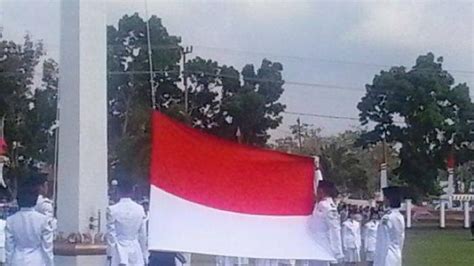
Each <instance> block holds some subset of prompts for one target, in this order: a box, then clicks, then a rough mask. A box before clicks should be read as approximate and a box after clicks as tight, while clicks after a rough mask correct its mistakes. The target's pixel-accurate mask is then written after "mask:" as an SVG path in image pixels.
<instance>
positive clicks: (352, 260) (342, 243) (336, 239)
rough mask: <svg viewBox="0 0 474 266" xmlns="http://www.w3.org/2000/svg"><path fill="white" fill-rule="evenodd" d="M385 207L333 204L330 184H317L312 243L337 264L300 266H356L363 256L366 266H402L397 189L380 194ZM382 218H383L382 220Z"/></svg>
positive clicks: (271, 262)
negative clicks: (328, 253) (326, 252)
mask: <svg viewBox="0 0 474 266" xmlns="http://www.w3.org/2000/svg"><path fill="white" fill-rule="evenodd" d="M383 192H384V195H385V202H384V205H385V207H384V206H383V205H380V206H379V208H372V209H370V208H359V207H357V206H349V207H347V206H344V205H340V206H339V208H338V206H337V205H336V204H335V199H336V198H337V196H338V192H337V189H336V187H335V186H334V184H333V183H332V182H330V181H326V180H323V181H319V184H318V188H317V193H316V204H315V207H314V210H313V214H312V217H311V220H310V224H309V227H310V230H311V232H312V234H313V236H314V238H315V241H317V242H319V243H321V244H323V245H324V246H325V247H326V248H327V250H328V251H329V252H331V253H332V254H333V255H334V257H335V258H336V261H333V262H331V263H328V262H317V261H300V262H298V264H299V265H302V266H322V265H329V264H331V265H342V264H345V265H357V263H359V262H361V260H362V258H361V257H362V256H361V254H364V257H365V260H366V261H367V263H368V265H375V266H401V263H402V248H403V242H404V232H405V222H404V218H403V215H402V214H401V213H400V211H399V208H400V205H401V191H400V189H399V188H398V187H388V188H385V189H384V190H383ZM381 216H382V217H381ZM254 261H255V265H256V266H277V265H281V264H285V265H291V266H293V265H296V264H297V262H296V260H276V259H256V260H254ZM248 262H249V260H248V259H244V258H235V257H221V256H219V257H217V259H216V265H217V266H234V265H248Z"/></svg>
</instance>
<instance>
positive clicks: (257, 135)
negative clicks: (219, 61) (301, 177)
mask: <svg viewBox="0 0 474 266" xmlns="http://www.w3.org/2000/svg"><path fill="white" fill-rule="evenodd" d="M224 70H225V71H228V72H230V75H228V76H225V77H226V78H232V77H235V78H234V79H236V78H237V77H238V73H237V72H236V71H234V70H233V69H232V68H230V69H229V68H224ZM282 71H283V66H282V65H281V64H280V63H277V62H271V61H269V60H267V59H264V60H262V64H261V66H260V68H259V69H258V70H257V72H255V68H254V66H253V65H246V66H245V67H244V68H243V69H242V72H241V74H242V79H243V83H242V84H241V85H240V84H239V83H236V82H229V80H224V81H223V82H222V84H223V88H222V91H223V96H222V100H221V101H222V103H221V113H220V120H219V121H218V125H219V130H218V131H217V132H216V134H217V135H220V136H222V137H226V138H232V139H235V132H236V131H237V128H240V130H241V132H242V135H243V140H244V142H245V143H248V144H255V145H260V146H263V145H265V144H266V142H267V141H268V139H269V138H270V135H269V134H268V133H267V130H268V129H275V128H277V127H278V126H279V125H280V124H281V122H282V119H283V118H282V117H281V115H280V114H281V112H283V111H284V110H285V105H283V104H281V103H279V102H278V100H279V99H280V96H281V94H282V93H283V90H284V89H283V84H284V81H283V79H282V74H281V72H282ZM223 76H224V75H223ZM226 85H228V87H227V86H226ZM239 85H240V86H239ZM229 128H230V129H231V131H229V130H228V129H229Z"/></svg>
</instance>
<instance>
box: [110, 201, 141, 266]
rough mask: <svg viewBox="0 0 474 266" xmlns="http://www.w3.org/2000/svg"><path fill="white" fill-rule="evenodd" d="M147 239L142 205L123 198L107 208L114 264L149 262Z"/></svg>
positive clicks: (115, 265)
mask: <svg viewBox="0 0 474 266" xmlns="http://www.w3.org/2000/svg"><path fill="white" fill-rule="evenodd" d="M146 239H147V236H146V215H145V211H144V209H143V207H142V206H141V205H139V204H138V203H135V202H134V201H132V200H131V199H130V198H122V199H120V201H119V202H118V203H116V204H115V205H112V206H109V207H108V208H107V244H108V251H109V252H110V255H111V257H112V258H111V259H112V261H111V265H112V266H117V265H119V264H125V265H127V266H142V265H144V264H145V263H148V250H147V243H146Z"/></svg>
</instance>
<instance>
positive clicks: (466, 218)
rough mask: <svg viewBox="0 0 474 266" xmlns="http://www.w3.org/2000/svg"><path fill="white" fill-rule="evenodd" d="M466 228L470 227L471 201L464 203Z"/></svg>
mask: <svg viewBox="0 0 474 266" xmlns="http://www.w3.org/2000/svg"><path fill="white" fill-rule="evenodd" d="M463 203H464V206H463V207H464V228H469V226H470V224H469V223H470V221H471V220H470V217H469V214H470V213H469V211H470V208H469V200H465V201H464V202H463Z"/></svg>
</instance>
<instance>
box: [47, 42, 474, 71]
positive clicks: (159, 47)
mask: <svg viewBox="0 0 474 266" xmlns="http://www.w3.org/2000/svg"><path fill="white" fill-rule="evenodd" d="M48 46H50V47H58V46H59V45H51V44H50V45H48ZM193 46H194V47H196V48H201V49H204V50H217V51H222V52H226V53H233V54H249V55H258V56H269V57H278V58H289V59H293V60H299V61H310V62H315V61H317V62H322V63H328V64H339V65H356V66H365V67H372V68H391V67H394V65H388V64H380V63H372V62H362V61H350V60H339V59H329V58H320V57H306V56H297V55H287V54H278V53H269V52H261V51H249V50H238V49H230V48H222V47H214V46H205V45H193ZM107 47H125V44H107ZM150 47H151V49H153V50H181V49H182V47H181V46H179V45H175V44H163V45H151V46H150ZM132 48H143V49H146V44H141V43H140V44H136V45H133V46H132ZM445 70H446V71H448V72H451V73H458V74H464V75H474V70H466V69H449V68H448V69H445Z"/></svg>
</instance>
